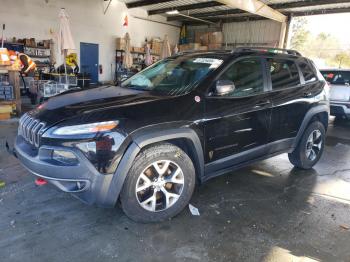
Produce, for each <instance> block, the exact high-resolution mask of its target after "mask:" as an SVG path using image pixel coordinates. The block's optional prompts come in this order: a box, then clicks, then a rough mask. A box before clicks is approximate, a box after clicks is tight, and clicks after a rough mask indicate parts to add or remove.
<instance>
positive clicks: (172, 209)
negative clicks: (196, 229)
mask: <svg viewBox="0 0 350 262" xmlns="http://www.w3.org/2000/svg"><path fill="white" fill-rule="evenodd" d="M194 186H195V169H194V166H193V163H192V161H191V159H190V158H189V156H188V155H187V154H186V153H185V152H184V151H183V150H181V149H180V148H178V147H176V146H174V145H172V144H168V143H164V144H158V145H155V146H152V147H149V148H147V149H144V150H142V151H141V152H140V154H139V155H138V156H137V157H136V159H135V161H134V163H133V165H132V168H131V169H130V171H129V173H128V175H127V178H126V180H125V183H124V186H123V189H122V192H121V195H120V201H121V205H122V208H123V210H124V212H125V214H126V215H127V216H128V217H130V218H131V219H132V220H134V221H137V222H143V223H148V222H158V221H163V220H166V219H169V218H171V217H174V216H175V215H177V214H178V213H179V212H181V210H183V209H184V207H185V206H186V205H187V204H188V202H189V201H190V199H191V196H192V194H193V190H194Z"/></svg>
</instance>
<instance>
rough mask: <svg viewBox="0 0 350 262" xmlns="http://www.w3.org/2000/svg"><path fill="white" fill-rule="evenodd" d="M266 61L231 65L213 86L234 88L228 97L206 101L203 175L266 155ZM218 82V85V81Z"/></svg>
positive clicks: (268, 112)
mask: <svg viewBox="0 0 350 262" xmlns="http://www.w3.org/2000/svg"><path fill="white" fill-rule="evenodd" d="M264 68H266V67H265V61H264V60H262V59H261V58H259V57H255V58H254V57H253V58H252V57H249V58H243V59H240V60H238V61H236V62H234V63H233V64H231V65H230V66H229V67H228V68H227V69H226V70H225V71H224V72H223V74H221V76H219V78H218V79H217V81H216V82H215V83H214V87H213V89H216V83H218V82H225V83H228V82H230V81H231V83H233V84H234V90H233V91H231V92H230V93H227V94H224V95H219V94H217V93H216V91H213V92H211V93H210V94H209V96H208V97H207V98H206V112H205V114H206V117H205V119H206V122H205V126H204V130H205V138H206V150H205V151H206V156H205V157H206V163H207V165H206V171H207V172H209V173H212V172H215V171H217V170H222V169H223V168H229V167H230V166H233V165H236V164H238V163H242V162H245V161H249V160H251V159H254V158H258V157H259V156H261V155H263V154H264V153H265V151H264V145H265V144H266V143H267V141H268V134H269V128H270V118H271V110H272V109H271V108H272V107H271V102H270V99H269V94H268V93H267V91H268V90H267V84H266V83H267V81H266V74H265V69H264ZM218 80H219V81H218Z"/></svg>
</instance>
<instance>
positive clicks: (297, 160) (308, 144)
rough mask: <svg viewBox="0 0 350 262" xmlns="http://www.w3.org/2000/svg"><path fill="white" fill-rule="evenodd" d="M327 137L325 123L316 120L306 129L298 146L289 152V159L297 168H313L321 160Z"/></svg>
mask: <svg viewBox="0 0 350 262" xmlns="http://www.w3.org/2000/svg"><path fill="white" fill-rule="evenodd" d="M325 138H326V130H325V127H324V125H323V124H322V123H321V122H319V121H315V122H312V123H311V124H310V125H309V126H308V127H307V129H306V130H305V132H304V134H303V136H302V137H301V140H300V142H299V144H298V146H297V147H296V148H295V149H294V151H293V152H292V153H290V154H288V157H289V161H290V162H291V163H292V164H293V165H294V166H295V167H297V168H301V169H311V168H312V167H313V166H314V165H316V163H317V162H318V161H319V160H320V158H321V156H322V153H323V150H324V145H325Z"/></svg>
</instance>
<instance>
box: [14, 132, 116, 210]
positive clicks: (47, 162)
mask: <svg viewBox="0 0 350 262" xmlns="http://www.w3.org/2000/svg"><path fill="white" fill-rule="evenodd" d="M54 149H56V150H66V151H70V152H72V153H73V154H74V155H75V156H76V158H77V159H78V164H76V165H65V164H62V163H58V162H57V161H54V160H52V159H51V155H52V150H54ZM15 152H16V155H17V157H18V159H19V160H20V162H21V163H22V165H23V166H24V167H25V168H26V169H27V170H28V171H29V172H30V173H32V174H33V175H35V176H37V177H41V178H44V179H45V180H47V181H48V182H49V183H51V184H53V185H55V186H56V187H57V188H59V189H60V190H62V191H64V192H68V193H71V194H72V195H73V196H75V197H77V198H79V199H80V200H82V201H83V202H85V203H87V204H97V205H98V206H103V207H113V206H114V205H115V203H112V202H111V201H110V200H109V199H110V198H108V197H107V196H108V191H109V187H110V184H111V181H112V178H113V174H101V173H99V172H98V171H97V170H96V168H95V167H94V166H93V165H92V164H91V163H90V161H89V160H88V159H87V158H86V157H85V156H84V154H83V153H82V152H81V151H80V150H78V149H75V148H66V147H52V146H41V147H40V148H39V149H37V148H35V147H33V146H32V145H30V144H28V143H27V142H26V141H25V140H24V139H23V138H22V137H21V136H17V138H16V142H15Z"/></svg>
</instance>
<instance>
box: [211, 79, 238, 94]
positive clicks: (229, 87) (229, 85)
mask: <svg viewBox="0 0 350 262" xmlns="http://www.w3.org/2000/svg"><path fill="white" fill-rule="evenodd" d="M234 90H235V84H234V83H233V82H232V81H230V80H218V81H216V88H215V93H216V95H217V96H224V95H227V94H230V93H232V92H233V91H234Z"/></svg>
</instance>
